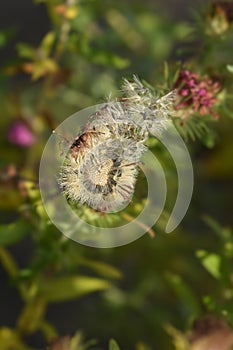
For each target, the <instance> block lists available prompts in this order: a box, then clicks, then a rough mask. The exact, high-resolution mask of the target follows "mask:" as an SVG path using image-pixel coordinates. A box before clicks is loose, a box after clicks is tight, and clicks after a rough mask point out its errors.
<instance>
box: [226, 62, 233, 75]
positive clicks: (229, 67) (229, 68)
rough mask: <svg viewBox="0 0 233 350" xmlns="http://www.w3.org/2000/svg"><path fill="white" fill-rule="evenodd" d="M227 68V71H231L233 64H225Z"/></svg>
mask: <svg viewBox="0 0 233 350" xmlns="http://www.w3.org/2000/svg"><path fill="white" fill-rule="evenodd" d="M227 70H228V72H230V73H233V65H232V64H227Z"/></svg>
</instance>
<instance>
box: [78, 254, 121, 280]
mask: <svg viewBox="0 0 233 350" xmlns="http://www.w3.org/2000/svg"><path fill="white" fill-rule="evenodd" d="M78 263H79V264H80V265H84V266H87V267H90V268H91V269H92V270H93V271H95V272H97V273H99V274H100V275H102V276H105V277H109V278H117V279H120V278H122V273H121V271H119V270H118V269H116V268H115V267H113V266H111V265H109V264H106V263H104V262H100V261H93V260H88V259H85V258H83V257H79V258H78Z"/></svg>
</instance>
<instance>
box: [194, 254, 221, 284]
mask: <svg viewBox="0 0 233 350" xmlns="http://www.w3.org/2000/svg"><path fill="white" fill-rule="evenodd" d="M196 255H197V257H198V258H199V259H200V260H201V263H202V265H203V266H204V268H205V269H206V270H207V271H208V272H209V273H210V274H211V275H212V276H213V277H215V278H216V279H219V278H220V277H221V273H220V265H221V257H220V256H219V255H217V254H214V253H208V252H207V251H205V250H198V251H197V252H196Z"/></svg>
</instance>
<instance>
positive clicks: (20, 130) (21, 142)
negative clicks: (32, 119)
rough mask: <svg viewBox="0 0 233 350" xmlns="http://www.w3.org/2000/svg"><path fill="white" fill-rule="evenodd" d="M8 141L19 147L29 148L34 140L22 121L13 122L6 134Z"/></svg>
mask: <svg viewBox="0 0 233 350" xmlns="http://www.w3.org/2000/svg"><path fill="white" fill-rule="evenodd" d="M7 138H8V141H9V142H11V143H13V144H14V145H17V146H20V147H29V146H31V145H32V144H33V143H34V142H35V140H36V138H35V135H34V134H33V133H32V131H31V130H30V129H29V127H28V125H27V124H26V123H24V122H23V121H14V122H13V123H12V124H11V126H10V128H9V131H8V134H7Z"/></svg>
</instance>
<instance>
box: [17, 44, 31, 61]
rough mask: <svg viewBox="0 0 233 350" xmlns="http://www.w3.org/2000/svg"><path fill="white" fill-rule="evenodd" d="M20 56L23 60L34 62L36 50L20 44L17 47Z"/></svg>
mask: <svg viewBox="0 0 233 350" xmlns="http://www.w3.org/2000/svg"><path fill="white" fill-rule="evenodd" d="M17 50H18V55H19V57H22V58H27V59H30V60H33V59H34V58H35V51H34V48H33V47H32V46H30V45H28V44H25V43H19V44H18V45H17Z"/></svg>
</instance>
